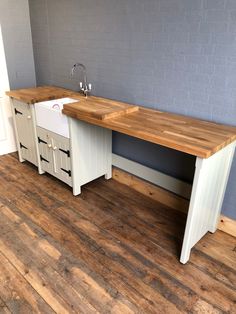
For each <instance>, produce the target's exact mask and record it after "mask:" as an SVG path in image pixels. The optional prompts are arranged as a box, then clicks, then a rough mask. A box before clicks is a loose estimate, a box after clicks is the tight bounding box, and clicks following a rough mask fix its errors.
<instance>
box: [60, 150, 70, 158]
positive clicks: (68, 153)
mask: <svg viewBox="0 0 236 314" xmlns="http://www.w3.org/2000/svg"><path fill="white" fill-rule="evenodd" d="M59 150H60V151H61V152H63V153H64V154H66V155H67V157H70V151H69V150H64V149H62V148H59Z"/></svg>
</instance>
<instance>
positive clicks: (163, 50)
mask: <svg viewBox="0 0 236 314" xmlns="http://www.w3.org/2000/svg"><path fill="white" fill-rule="evenodd" d="M29 3H30V13H31V24H32V33H33V45H34V55H35V64H36V73H37V81H38V84H55V85H59V86H64V87H68V88H73V89H77V88H78V86H77V84H76V81H72V80H71V79H70V77H69V70H70V68H71V66H72V64H73V63H75V62H77V61H78V62H82V63H84V64H86V66H87V68H88V78H89V81H90V82H91V83H92V84H93V87H94V89H93V93H94V94H96V95H100V96H104V97H108V98H114V99H119V100H123V101H127V102H131V103H135V104H140V105H144V106H147V107H152V108H156V109H162V110H165V111H171V112H177V113H181V114H186V115H190V116H194V117H198V118H203V119H207V120H210V121H216V122H221V123H226V124H231V125H236V36H235V34H236V1H235V0H145V1H141V0H119V1H117V0H77V1H76V0H59V1H58V0H29ZM113 151H114V152H115V153H118V154H120V155H123V156H125V157H128V158H130V159H132V160H136V161H138V162H142V163H143V164H146V165H148V166H150V167H152V168H154V169H158V170H161V171H163V172H165V173H167V174H171V175H174V176H176V177H179V178H181V179H184V180H186V181H191V180H192V175H193V169H194V158H192V157H191V156H187V155H185V154H181V153H178V152H173V151H170V150H168V149H165V148H161V147H158V146H155V145H151V144H148V143H145V142H142V141H138V140H136V139H132V138H129V137H126V136H122V135H120V134H114V145H113ZM235 181H236V158H235V159H234V163H233V169H232V172H231V175H230V180H229V184H228V188H227V192H226V197H225V201H224V205H223V212H224V214H225V215H228V216H230V217H234V218H236V184H235Z"/></svg>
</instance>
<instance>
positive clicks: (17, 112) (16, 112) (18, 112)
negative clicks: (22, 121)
mask: <svg viewBox="0 0 236 314" xmlns="http://www.w3.org/2000/svg"><path fill="white" fill-rule="evenodd" d="M17 114H23V113H22V112H20V111H18V110H17V109H16V108H15V115H17Z"/></svg>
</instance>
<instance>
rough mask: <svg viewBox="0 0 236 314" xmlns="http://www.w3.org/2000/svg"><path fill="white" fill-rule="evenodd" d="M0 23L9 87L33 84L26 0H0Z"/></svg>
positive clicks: (33, 72)
mask: <svg viewBox="0 0 236 314" xmlns="http://www.w3.org/2000/svg"><path fill="white" fill-rule="evenodd" d="M0 24H1V30H2V36H3V43H4V49H5V55H6V62H7V70H8V76H9V83H10V87H11V89H15V88H21V87H29V86H35V84H36V79H35V69H34V57H33V47H32V36H31V26H30V17H29V3H28V0H1V1H0Z"/></svg>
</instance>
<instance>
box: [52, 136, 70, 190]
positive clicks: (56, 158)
mask: <svg viewBox="0 0 236 314" xmlns="http://www.w3.org/2000/svg"><path fill="white" fill-rule="evenodd" d="M50 135H51V136H50V137H51V144H52V153H53V156H52V158H53V168H54V175H55V177H57V178H58V179H60V180H61V181H63V182H65V183H67V184H68V185H70V186H71V185H72V179H71V159H70V142H69V139H68V138H65V137H63V136H61V135H58V134H55V133H51V132H50Z"/></svg>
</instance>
